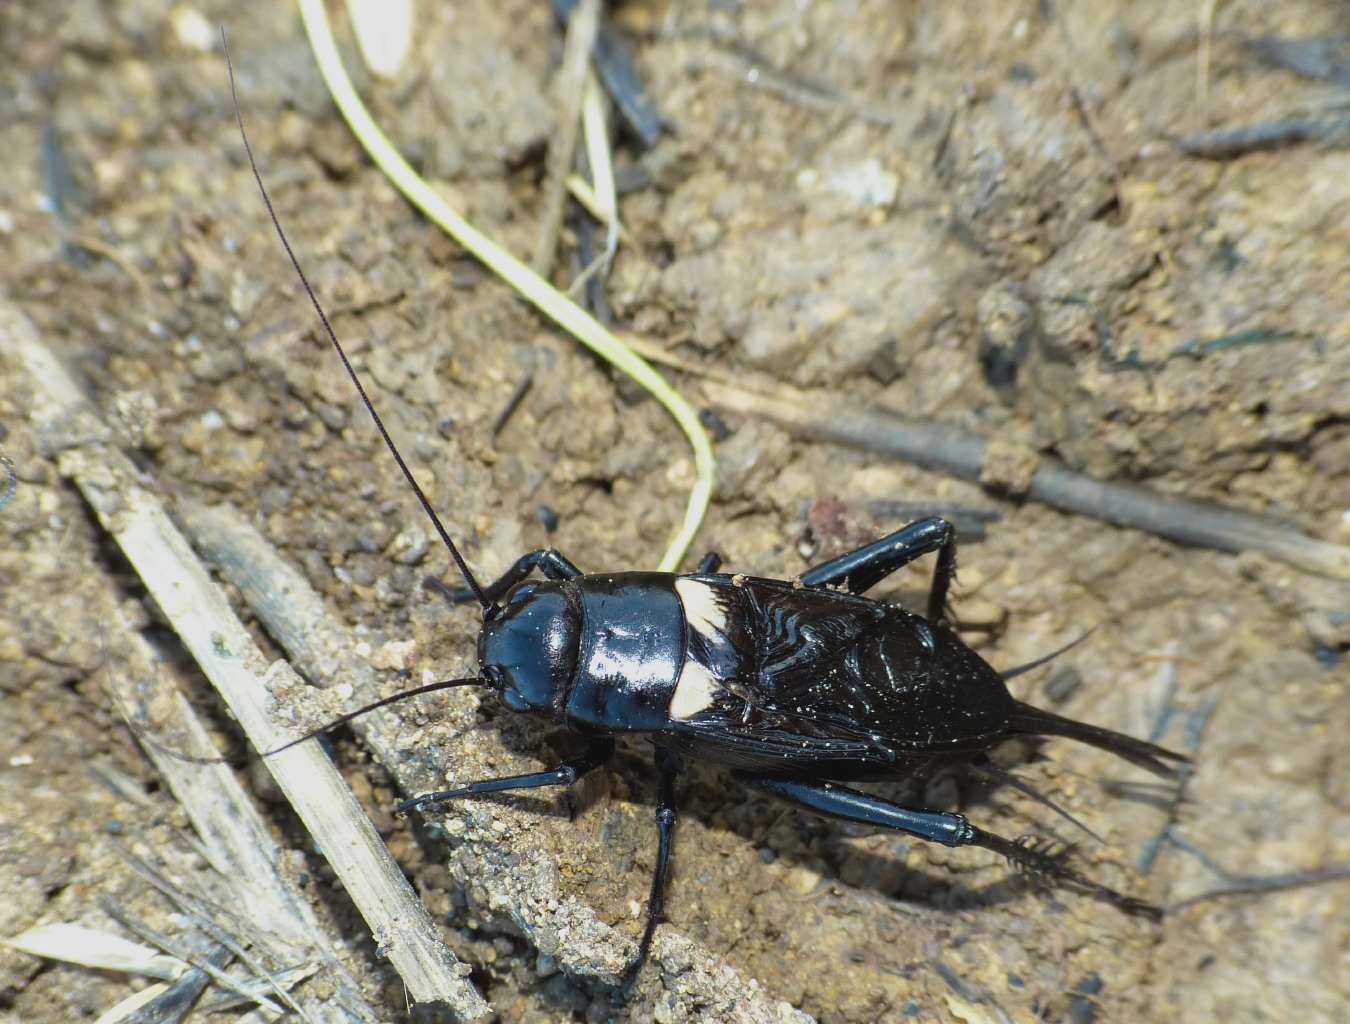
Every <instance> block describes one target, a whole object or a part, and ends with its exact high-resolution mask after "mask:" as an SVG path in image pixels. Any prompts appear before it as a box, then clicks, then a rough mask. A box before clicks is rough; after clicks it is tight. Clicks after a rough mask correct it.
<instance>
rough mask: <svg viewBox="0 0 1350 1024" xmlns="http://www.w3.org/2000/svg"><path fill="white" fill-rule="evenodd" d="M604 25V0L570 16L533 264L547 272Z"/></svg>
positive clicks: (588, 2) (587, 0)
mask: <svg viewBox="0 0 1350 1024" xmlns="http://www.w3.org/2000/svg"><path fill="white" fill-rule="evenodd" d="M599 28H600V0H581V2H580V4H579V5H578V6H577V9H576V10H575V11H573V12H572V16H571V17H570V18H569V19H568V21H567V35H566V37H565V40H564V42H563V61H562V67H561V68H560V69H559V71H558V78H557V91H558V113H557V131H555V132H554V134H553V136H552V138H551V139H550V140H549V145H548V157H547V158H546V160H545V163H544V167H545V172H544V185H543V192H544V198H543V213H541V214H540V217H539V241H538V242H537V243H536V245H535V248H534V259H532V260H531V261H530V266H531V268H532V269H533V270H534V272H535V273H536V274H538V275H539V276H540V277H542V278H548V277H549V276H550V275H551V274H552V272H553V261H554V258H555V256H556V253H557V250H558V233H559V232H560V231H561V230H562V221H563V206H564V202H565V199H566V195H565V185H564V182H565V181H566V179H567V176H568V174H570V173H571V171H572V160H573V158H574V156H575V154H576V149H577V137H578V135H579V133H580V130H581V104H582V97H583V96H584V95H585V92H586V79H587V76H588V69H589V68H590V63H591V53H592V51H593V50H594V48H595V36H596V32H597V31H598V30H599Z"/></svg>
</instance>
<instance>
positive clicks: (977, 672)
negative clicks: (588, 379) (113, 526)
mask: <svg viewBox="0 0 1350 1024" xmlns="http://www.w3.org/2000/svg"><path fill="white" fill-rule="evenodd" d="M227 59H228V54H227ZM230 84H231V91H232V93H233V89H234V78H233V70H231V79H230ZM235 113H236V116H237V117H238V119H239V130H240V134H241V135H243V141H244V147H245V150H246V151H247V153H248V159H249V163H250V165H251V167H252V170H253V174H254V177H255V178H256V179H257V182H258V187H259V189H260V190H261V191H262V196H263V201H264V203H265V204H266V206H267V210H268V214H269V215H270V216H271V218H272V222H273V224H274V226H275V227H276V230H277V234H278V235H279V236H280V238H281V242H282V245H283V246H284V247H285V249H286V253H287V255H288V256H289V257H290V259H291V262H292V264H293V265H294V267H295V270H296V273H297V274H298V275H299V277H300V280H301V282H302V283H303V284H304V287H305V290H306V292H307V294H308V295H309V298H310V301H311V302H312V304H313V306H314V309H315V311H316V312H317V313H318V316H319V320H320V321H321V322H322V324H323V328H324V331H325V332H326V333H327V335H328V338H329V340H330V341H331V342H332V344H333V348H334V349H335V350H336V352H337V354H338V356H339V358H340V359H341V360H342V364H343V366H344V368H345V369H346V371H347V374H348V376H349V377H350V378H351V381H352V383H353V384H354V385H355V387H356V390H357V392H358V393H359V394H360V396H361V400H362V402H364V403H365V406H366V408H367V410H369V412H370V415H371V417H372V419H373V420H374V421H375V425H376V427H377V428H378V430H379V432H380V435H381V437H382V438H383V439H384V443H385V445H386V446H387V447H388V449H389V451H390V453H391V454H392V455H393V458H394V460H395V461H396V462H397V464H398V467H399V469H400V470H401V471H402V473H403V475H404V477H405V478H406V480H407V481H408V485H409V486H410V487H411V488H412V490H413V492H414V493H415V494H416V495H417V499H418V501H419V502H420V503H421V505H422V508H423V509H424V511H425V512H426V514H427V516H428V518H429V519H430V520H431V523H432V525H433V526H434V527H435V529H436V532H437V533H438V534H439V535H440V537H441V540H442V541H443V542H444V543H445V546H446V548H447V549H448V550H449V552H450V554H451V556H452V558H453V559H454V562H455V564H456V566H458V569H459V572H460V574H461V575H462V576H463V578H464V581H465V583H466V584H467V589H465V590H461V591H450V594H451V596H452V597H453V598H454V599H457V600H476V601H477V602H478V604H479V605H480V606H481V607H482V610H483V628H482V631H481V632H480V633H479V635H478V663H479V669H478V674H477V675H476V676H474V677H472V678H469V679H455V680H446V681H443V682H437V683H432V684H430V685H427V686H422V687H418V688H416V689H414V690H410V691H408V692H406V693H403V694H398V695H395V696H394V697H389V698H386V699H384V700H381V701H378V702H376V703H374V704H371V705H368V706H367V707H365V708H361V709H359V710H358V711H355V712H352V713H350V714H347V715H344V716H342V718H340V719H338V720H337V721H336V722H333V723H330V724H329V725H327V726H325V727H324V729H323V730H318V731H325V730H327V729H330V728H332V727H333V726H335V725H339V724H342V723H343V722H346V721H348V720H350V719H351V718H353V717H355V716H356V715H359V714H363V713H365V712H366V711H369V710H372V709H374V708H376V707H381V706H383V705H386V704H389V703H392V702H393V701H396V700H401V699H404V698H406V697H409V696H413V695H415V694H420V693H425V692H428V691H430V690H437V689H444V688H448V687H454V686H468V685H478V686H484V687H487V688H488V689H491V690H495V691H497V693H499V694H500V696H501V699H502V701H503V703H504V704H505V705H506V706H507V707H508V708H510V709H511V710H513V711H518V712H522V713H528V714H533V715H539V716H542V717H544V718H547V719H549V720H550V721H552V722H553V723H554V724H556V725H559V726H561V727H563V728H564V729H567V730H569V731H571V732H574V733H577V734H578V735H579V736H580V737H582V738H583V740H584V744H585V746H584V750H583V751H582V753H581V754H579V755H578V756H576V757H573V758H569V759H568V760H566V761H564V762H563V763H562V764H560V765H558V766H557V767H556V768H553V769H551V770H549V771H543V772H532V773H530V774H527V775H515V776H511V777H509V778H499V779H484V780H482V781H479V782H472V783H468V784H467V785H463V786H458V787H456V788H454V789H447V790H442V791H440V792H435V793H426V794H423V795H421V796H418V797H416V798H414V799H412V800H408V801H406V802H405V803H403V804H401V805H400V807H399V811H400V812H408V811H412V810H417V811H425V810H427V809H429V808H431V807H434V806H436V805H438V804H442V803H446V802H448V801H450V800H456V799H459V798H461V797H468V796H477V795H480V794H484V793H501V792H506V791H511V790H525V789H538V788H542V787H546V786H569V785H571V784H572V783H574V782H576V781H577V780H578V779H580V778H581V777H582V776H583V775H586V774H587V773H589V772H592V771H595V770H596V769H597V768H600V767H602V766H603V765H605V764H606V763H607V762H608V761H609V760H610V758H611V756H612V755H613V754H614V749H615V738H616V737H617V736H619V735H622V734H634V733H636V734H645V735H646V736H647V738H648V739H649V740H650V742H651V744H652V746H653V748H654V751H655V765H656V772H657V778H658V787H657V800H656V825H657V831H658V841H659V843H658V849H657V856H656V870H655V873H654V875H653V877H652V886H651V896H650V899H649V901H648V906H647V921H646V927H645V930H644V931H643V935H642V940H641V943H640V945H639V947H638V953H637V956H636V957H635V958H634V960H633V961H632V962H631V964H630V965H629V968H628V970H627V972H626V975H625V978H626V981H627V982H628V983H630V984H631V982H632V981H633V979H635V977H636V975H637V973H638V971H639V970H640V968H641V967H642V965H643V963H644V962H645V960H646V958H647V955H648V952H649V951H650V948H651V943H652V936H653V934H654V933H655V930H656V926H657V924H658V923H659V922H660V921H661V920H662V910H663V906H664V893H665V881H666V873H667V868H668V865H669V862H670V850H671V839H672V836H673V833H674V830H675V823H676V817H677V814H676V800H675V781H676V777H677V775H678V774H679V773H680V771H681V767H682V765H683V762H684V760H685V759H686V758H692V759H695V760H700V761H705V762H712V763H715V764H720V765H725V766H727V767H728V768H730V769H731V770H732V773H733V775H734V776H735V778H737V779H738V780H739V781H741V782H742V783H744V784H745V785H747V786H749V787H751V788H753V789H757V790H761V791H763V792H766V793H770V794H772V795H773V796H776V797H779V798H780V799H783V800H786V801H788V802H790V803H793V804H796V805H798V806H799V807H803V808H805V809H807V810H810V811H814V812H815V813H817V814H821V815H825V816H829V817H833V818H840V819H843V820H845V821H851V822H858V823H861V824H865V825H874V826H877V827H879V828H887V829H894V830H896V831H899V832H903V833H905V834H907V835H911V836H915V837H917V838H920V839H926V840H929V841H932V842H936V843H942V844H944V845H946V846H953V847H955V846H981V847H984V848H985V849H988V850H993V851H995V852H997V853H999V854H1001V855H1002V856H1004V857H1006V858H1007V859H1008V860H1009V861H1011V862H1012V863H1013V865H1014V866H1016V867H1018V868H1020V869H1022V870H1025V871H1027V872H1029V873H1031V874H1033V875H1036V876H1039V877H1041V878H1044V879H1046V880H1056V881H1059V882H1061V883H1064V884H1068V885H1069V886H1071V887H1074V888H1076V889H1078V890H1080V891H1085V892H1088V893H1092V894H1095V895H1097V896H1099V897H1102V898H1106V899H1109V900H1111V901H1112V902H1115V903H1117V904H1118V905H1120V906H1121V907H1122V908H1124V909H1126V910H1128V911H1132V912H1140V913H1153V914H1156V910H1155V909H1154V908H1152V907H1149V906H1148V905H1147V904H1144V903H1141V902H1139V901H1136V900H1133V899H1131V898H1129V897H1125V896H1122V895H1120V894H1119V893H1116V892H1115V891H1114V890H1111V889H1109V888H1107V887H1105V886H1102V885H1098V884H1097V883H1094V882H1092V881H1090V880H1088V879H1086V878H1084V877H1082V876H1081V875H1079V874H1077V873H1075V872H1074V871H1072V870H1071V869H1070V868H1068V867H1067V866H1066V865H1065V863H1064V857H1063V855H1062V851H1050V850H1047V848H1046V846H1045V844H1041V843H1037V842H1034V841H1026V840H1018V841H1014V840H1009V839H1005V838H1003V837H1001V836H998V835H994V834H993V833H990V832H986V831H984V830H983V829H980V828H978V827H976V826H975V825H972V824H971V823H970V822H969V821H968V820H967V819H966V818H965V817H964V816H962V815H960V814H951V813H947V812H941V811H931V810H923V809H915V808H908V807H903V806H901V805H899V804H897V803H894V802H892V801H889V800H885V799H882V798H881V797H878V796H874V795H872V794H869V793H865V792H862V791H860V790H857V789H853V788H850V787H848V786H845V785H842V784H841V783H843V782H858V781H883V780H902V779H905V778H908V777H911V776H914V775H917V774H921V773H926V772H930V771H932V770H933V769H935V768H940V767H944V766H961V765H966V766H972V767H975V768H976V769H978V770H982V771H985V772H987V773H990V774H996V775H999V776H1000V777H1002V778H1003V779H1004V781H1008V782H1011V783H1012V784H1014V785H1015V786H1017V788H1019V789H1022V790H1023V791H1025V792H1029V793H1030V794H1031V795H1032V796H1035V797H1037V798H1038V799H1042V800H1043V799H1044V798H1041V797H1040V796H1039V794H1036V793H1035V792H1034V790H1030V787H1027V786H1026V785H1025V784H1024V783H1020V781H1018V780H1015V779H1012V778H1011V777H1010V776H1007V775H1006V774H1005V773H1000V772H998V770H997V769H995V768H993V766H992V765H991V764H990V763H989V762H988V760H987V758H986V755H987V753H988V752H989V751H990V750H991V749H992V748H993V747H995V746H997V745H998V744H999V743H1001V742H1003V741H1004V740H1005V739H1008V738H1010V737H1015V736H1067V737H1069V738H1071V739H1075V740H1078V741H1080V742H1083V743H1088V744H1091V745H1092V746H1095V747H1100V748H1102V749H1104V750H1108V751H1110V752H1111V753H1113V754H1116V755H1118V756H1120V757H1122V758H1124V759H1125V760H1127V761H1129V762H1130V763H1132V764H1135V765H1137V766H1139V767H1141V768H1144V769H1147V770H1148V771H1150V772H1153V773H1154V774H1155V775H1159V776H1163V777H1165V778H1171V777H1174V776H1175V775H1176V769H1175V768H1174V767H1173V766H1172V765H1173V764H1174V763H1178V762H1184V761H1186V758H1185V757H1183V756H1181V755H1179V754H1175V753H1172V752H1171V751H1168V750H1165V749H1163V748H1161V747H1158V746H1155V745H1154V744H1152V743H1147V742H1144V741H1142V740H1137V739H1134V738H1132V737H1130V736H1126V735H1123V734H1122V733H1118V732H1113V731H1111V730H1109V729H1102V728H1098V727H1096V726H1092V725H1088V724H1085V723H1083V722H1077V721H1074V720H1072V719H1069V718H1063V717H1061V716H1059V715H1055V714H1052V713H1050V712H1048V711H1042V710H1040V709H1039V708H1035V707H1032V706H1031V705H1029V704H1024V703H1022V702H1021V701H1018V700H1015V699H1014V698H1013V697H1012V695H1011V694H1010V693H1009V692H1008V688H1007V686H1006V684H1005V680H1006V679H1007V678H1011V676H1012V675H1014V674H1017V673H1018V672H1020V671H1023V670H1025V669H1027V668H1030V667H1034V666H1035V665H1036V664H1040V663H1041V662H1036V663H1034V664H1033V665H1032V666H1022V668H1020V669H1014V670H1012V671H1010V672H1007V673H1004V674H1002V675H1000V673H999V672H998V671H996V670H995V669H994V668H992V667H991V666H990V665H989V664H988V663H987V662H985V661H984V660H983V659H982V658H981V657H980V656H979V655H978V654H976V653H975V652H974V651H973V650H971V649H970V648H969V647H967V646H966V644H965V643H963V642H962V640H961V639H960V637H959V636H958V635H957V634H956V632H955V631H954V630H953V628H952V627H951V624H950V623H949V620H948V617H947V596H948V590H949V588H950V586H951V583H952V580H953V577H954V575H955V571H956V535H955V531H954V530H953V528H952V526H951V525H950V524H949V523H948V522H947V521H946V520H944V519H940V518H928V519H923V520H920V521H919V522H915V523H912V524H910V525H909V526H906V527H904V528H903V529H901V530H897V531H896V532H895V533H892V534H890V535H889V536H886V537H883V538H882V539H881V540H878V541H876V542H874V543H872V544H868V545H866V546H865V547H862V548H859V549H857V550H856V551H851V552H849V553H847V554H844V555H841V556H839V557H838V558H834V559H831V560H830V561H827V562H824V563H822V564H820V565H817V566H815V567H813V568H811V569H809V570H808V571H806V572H804V573H802V574H801V576H800V577H798V578H796V579H793V580H790V581H786V580H774V579H761V578H758V577H753V576H743V575H740V574H734V575H733V574H728V573H723V572H719V571H718V570H719V569H720V568H721V562H722V560H721V558H720V557H719V556H718V555H717V554H709V555H707V556H706V557H705V558H704V559H703V560H702V562H700V563H699V565H698V568H697V569H696V570H695V571H694V572H691V573H668V572H638V571H622V572H606V573H584V572H582V571H581V570H580V569H578V568H577V567H576V566H575V565H573V564H572V563H571V562H570V561H569V560H568V559H567V558H565V557H564V556H563V555H562V554H561V553H559V552H558V551H555V550H551V549H549V550H539V551H532V552H530V553H528V554H526V555H523V556H522V557H521V558H520V559H518V560H517V561H516V563H515V564H514V565H513V566H512V567H511V568H510V569H508V570H507V572H506V573H505V574H504V575H503V576H502V577H501V578H500V579H498V580H496V581H495V582H494V583H492V584H490V585H489V586H486V587H484V586H481V585H480V584H479V582H478V581H477V579H475V577H474V575H473V573H472V572H470V570H469V567H468V565H467V564H466V563H465V561H464V558H463V556H462V555H461V554H460V552H459V549H458V548H457V547H456V546H455V543H454V541H452V540H451V539H450V535H449V534H448V533H447V531H446V529H445V527H444V526H443V525H442V523H441V521H440V519H439V517H438V516H437V515H436V513H435V511H434V510H433V509H432V507H431V504H430V502H429V501H428V500H427V498H426V495H425V494H424V493H423V491H422V489H421V487H419V486H418V484H417V481H416V479H415V478H414V476H413V474H412V471H411V470H410V469H409V468H408V465H407V463H405V462H404V460H403V458H402V456H401V455H400V454H399V452H398V449H397V448H396V447H395V446H394V443H393V441H392V440H391V438H390V437H389V434H388V432H387V431H386V429H385V427H384V423H383V421H382V420H381V419H380V416H379V414H378V413H377V412H376V411H375V407H374V405H373V404H372V403H371V401H370V398H369V396H368V395H367V393H366V390H365V388H364V386H363V385H362V383H361V380H360V378H359V377H358V376H357V374H356V372H355V370H354V369H353V368H352V365H351V363H350V361H349V360H348V358H347V355H346V353H345V352H344V351H343V348H342V345H341V344H340V343H339V341H338V339H337V336H336V334H334V332H333V329H332V327H331V325H330V324H329V322H328V318H327V317H326V316H325V314H324V312H323V309H322V308H321V307H320V305H319V302H318V299H317V297H316V296H315V294H314V290H313V289H312V288H311V287H310V284H309V281H308V280H307V279H306V277H305V274H304V272H303V270H301V268H300V264H299V261H298V260H297V259H296V257H295V254H294V252H293V251H292V249H291V247H290V243H289V242H288V241H287V240H286V236H285V233H284V232H283V231H282V228H281V224H280V222H279V221H278V220H277V216H276V212H275V211H274V209H273V207H272V203H271V200H270V198H269V197H268V195H267V190H266V188H265V187H264V186H263V183H262V178H261V176H260V175H259V173H258V168H257V164H256V162H255V160H254V157H253V151H252V148H251V147H250V146H249V143H248V137H247V135H246V134H244V125H243V118H242V115H240V114H239V109H238V100H237V98H236V100H235ZM929 553H936V555H937V567H936V569H935V571H934V573H933V581H932V586H931V589H930V591H929V595H928V606H927V614H926V616H919V615H915V614H913V613H911V612H908V611H905V610H904V609H902V608H899V607H896V606H894V605H890V604H887V603H884V602H881V601H875V600H872V599H871V598H868V597H866V596H865V595H866V592H867V591H868V590H869V589H871V588H872V587H873V586H875V585H876V584H877V583H879V582H880V581H881V580H882V579H884V578H885V577H886V576H888V575H889V574H890V573H893V572H895V571H896V570H897V569H899V568H901V567H902V566H904V565H906V564H908V563H909V562H912V561H913V560H914V559H916V558H919V557H920V556H922V555H925V554H929ZM536 570H537V571H538V572H539V574H540V575H541V576H542V577H543V578H542V579H530V578H529V577H530V576H531V574H533V573H534V572H535V571H536ZM1044 660H1047V659H1042V661H1044ZM312 735H313V734H312V733H311V734H307V735H306V736H305V737H303V738H302V740H303V739H308V738H310V736H312ZM302 740H297V741H295V742H302ZM289 745H290V744H288V746H289ZM283 749H284V748H283ZM1052 806H1053V805H1052ZM1056 810H1058V809H1057V808H1056ZM1060 813H1063V812H1060Z"/></svg>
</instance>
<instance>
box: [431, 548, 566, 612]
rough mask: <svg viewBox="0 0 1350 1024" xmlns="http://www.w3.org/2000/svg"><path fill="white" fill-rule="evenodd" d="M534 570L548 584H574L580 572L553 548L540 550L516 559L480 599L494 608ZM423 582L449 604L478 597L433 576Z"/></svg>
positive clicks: (484, 591) (474, 599)
mask: <svg viewBox="0 0 1350 1024" xmlns="http://www.w3.org/2000/svg"><path fill="white" fill-rule="evenodd" d="M535 569H538V570H539V571H540V572H541V573H543V574H544V577H545V578H546V579H550V580H574V579H576V578H577V577H578V576H580V575H581V570H580V569H578V568H577V567H576V566H575V565H573V564H572V563H571V561H569V560H568V558H567V556H566V555H564V554H563V553H562V552H561V551H557V550H555V549H554V548H540V549H539V550H537V551H530V552H527V553H526V554H523V555H521V556H520V557H519V558H517V559H516V561H515V564H514V565H512V566H511V568H509V569H507V570H506V572H504V573H502V574H501V576H500V577H499V578H498V579H496V580H494V581H493V582H492V583H490V584H488V585H487V586H486V587H484V588H483V596H484V597H485V598H487V600H488V601H489V602H491V603H493V604H495V603H496V602H498V601H500V600H501V599H502V598H503V597H505V596H506V592H507V591H508V590H510V589H511V588H512V587H514V586H515V585H516V584H517V583H519V582H520V581H521V580H523V579H524V578H525V577H526V576H528V575H529V574H530V573H531V572H533V571H534V570H535ZM424 582H425V583H426V585H427V586H428V587H431V588H432V589H433V590H435V591H437V592H438V593H439V594H440V595H441V596H442V597H444V598H445V599H446V600H447V601H449V602H450V603H451V604H462V603H464V602H465V601H477V600H478V595H477V594H475V593H474V592H473V591H472V590H470V589H469V588H468V587H449V586H446V584H445V583H443V582H442V581H441V580H439V579H437V578H436V577H435V576H428V577H426V579H425V581H424Z"/></svg>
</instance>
